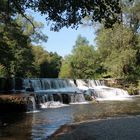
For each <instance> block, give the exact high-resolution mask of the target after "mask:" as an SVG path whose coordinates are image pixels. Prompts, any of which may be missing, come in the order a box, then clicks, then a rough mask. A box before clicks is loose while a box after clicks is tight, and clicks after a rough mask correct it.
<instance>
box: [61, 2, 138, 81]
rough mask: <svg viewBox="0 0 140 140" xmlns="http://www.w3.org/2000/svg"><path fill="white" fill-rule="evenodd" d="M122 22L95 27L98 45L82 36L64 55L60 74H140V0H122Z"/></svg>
mask: <svg viewBox="0 0 140 140" xmlns="http://www.w3.org/2000/svg"><path fill="white" fill-rule="evenodd" d="M121 7H122V13H121V14H120V18H121V23H120V22H119V23H117V22H116V23H115V24H114V25H113V28H110V29H107V28H104V27H103V26H102V25H100V26H98V29H97V31H96V39H95V41H96V45H95V46H94V47H93V46H91V45H89V43H88V41H87V40H86V39H85V38H83V37H81V36H79V37H78V38H77V41H76V43H75V46H74V47H73V51H72V53H71V55H69V56H67V57H65V58H64V60H63V62H62V67H61V71H60V75H59V76H60V77H71V78H94V79H95V78H105V77H113V78H131V79H132V78H133V79H134V78H135V79H139V76H140V32H139V29H140V2H138V1H131V2H130V1H127V0H126V1H122V3H121ZM87 19H88V18H87Z"/></svg>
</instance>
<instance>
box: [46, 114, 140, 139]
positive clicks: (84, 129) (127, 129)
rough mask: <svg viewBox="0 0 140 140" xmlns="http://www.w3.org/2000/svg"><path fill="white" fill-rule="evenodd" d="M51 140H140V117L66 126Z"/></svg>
mask: <svg viewBox="0 0 140 140" xmlns="http://www.w3.org/2000/svg"><path fill="white" fill-rule="evenodd" d="M49 140H140V116H130V117H122V118H110V119H106V120H96V121H89V122H83V123H76V124H70V125H64V126H62V127H61V128H60V129H59V130H58V131H56V133H55V134H53V135H52V136H51V137H50V138H49Z"/></svg>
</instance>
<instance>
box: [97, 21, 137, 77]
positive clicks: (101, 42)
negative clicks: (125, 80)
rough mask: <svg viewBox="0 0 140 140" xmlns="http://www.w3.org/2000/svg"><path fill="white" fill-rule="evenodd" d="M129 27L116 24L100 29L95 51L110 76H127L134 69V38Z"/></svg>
mask: <svg viewBox="0 0 140 140" xmlns="http://www.w3.org/2000/svg"><path fill="white" fill-rule="evenodd" d="M133 37H134V36H133V32H132V30H131V29H130V28H128V27H126V26H124V25H119V24H116V25H115V26H114V28H113V29H102V30H100V32H99V34H98V36H97V38H96V40H97V52H98V56H99V58H100V63H101V65H102V66H104V68H105V69H106V70H107V73H108V74H109V75H110V76H111V77H122V76H128V75H130V74H131V73H132V72H134V69H135V63H136V45H135V44H136V43H135V42H136V40H134V38H133Z"/></svg>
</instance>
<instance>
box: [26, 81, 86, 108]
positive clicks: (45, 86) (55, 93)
mask: <svg viewBox="0 0 140 140" xmlns="http://www.w3.org/2000/svg"><path fill="white" fill-rule="evenodd" d="M24 89H25V90H26V91H33V92H34V93H36V94H38V95H39V96H38V99H37V100H38V101H37V102H38V104H40V106H41V108H56V107H61V106H64V104H69V103H71V102H75V103H78V102H80V103H82V102H85V99H84V96H83V93H82V92H81V91H80V90H79V89H78V88H77V87H76V86H75V84H74V81H73V80H69V79H48V78H40V79H24ZM73 95H75V96H73ZM71 96H73V98H75V99H74V100H71Z"/></svg>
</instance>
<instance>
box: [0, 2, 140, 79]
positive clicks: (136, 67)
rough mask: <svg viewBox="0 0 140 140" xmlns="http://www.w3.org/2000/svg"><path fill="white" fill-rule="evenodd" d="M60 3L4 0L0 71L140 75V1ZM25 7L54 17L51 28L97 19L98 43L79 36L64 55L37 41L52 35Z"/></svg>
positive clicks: (4, 73) (65, 75)
mask: <svg viewBox="0 0 140 140" xmlns="http://www.w3.org/2000/svg"><path fill="white" fill-rule="evenodd" d="M43 2H44V1H43ZM62 2H64V1H58V2H55V3H52V2H51V1H48V2H44V4H42V0H38V1H31V2H29V1H22V0H19V3H16V2H15V1H14V0H11V1H7V0H1V1H0V76H4V77H49V78H50V77H52V78H55V77H58V76H59V77H62V78H93V79H96V78H103V77H113V78H114V77H115V78H120V77H121V78H122V77H123V78H139V76H140V2H138V1H137V0H131V1H130V0H121V1H119V0H116V1H111V0H105V1H103V2H102V3H101V2H100V1H98V0H97V1H84V0H83V1H81V3H80V2H79V0H78V1H76V2H71V3H70V2H69V1H65V2H66V4H62ZM45 5H46V7H48V8H45ZM26 8H30V9H32V10H35V11H39V12H41V13H42V14H43V15H46V16H48V17H47V18H46V20H47V19H48V20H49V21H51V20H52V21H53V22H52V24H53V25H54V26H51V28H52V29H53V30H56V31H58V30H59V29H61V28H62V27H63V26H66V27H69V26H71V27H77V26H78V25H79V24H81V23H82V22H83V23H84V24H86V23H89V24H90V25H91V24H92V23H94V21H95V22H99V23H100V24H98V27H97V30H96V40H95V41H96V45H95V46H92V45H89V42H88V41H87V39H86V38H83V37H81V36H79V37H78V38H77V41H76V42H75V46H74V47H73V50H72V53H71V54H70V55H68V56H66V57H65V58H63V59H62V58H61V56H59V55H58V54H57V53H51V52H47V51H46V50H44V49H43V48H42V47H41V46H39V45H36V46H35V45H33V44H35V43H36V44H37V43H40V42H42V41H47V39H48V37H47V36H46V35H44V34H43V32H42V28H43V24H42V23H40V22H36V21H34V19H33V18H32V17H30V16H27V15H26V12H25V11H26ZM52 11H53V12H52ZM19 13H20V14H19ZM64 13H66V15H64ZM84 17H86V18H84ZM83 18H84V19H83ZM114 23H115V24H114ZM89 24H88V25H89ZM103 25H105V26H103ZM107 27H111V28H107ZM58 47H59V46H58Z"/></svg>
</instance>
